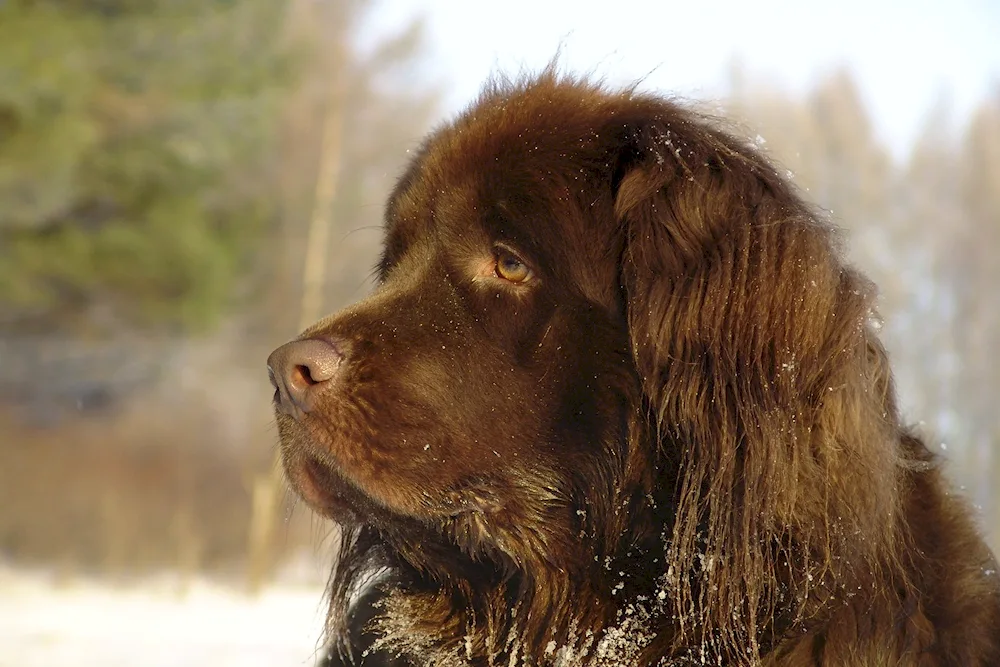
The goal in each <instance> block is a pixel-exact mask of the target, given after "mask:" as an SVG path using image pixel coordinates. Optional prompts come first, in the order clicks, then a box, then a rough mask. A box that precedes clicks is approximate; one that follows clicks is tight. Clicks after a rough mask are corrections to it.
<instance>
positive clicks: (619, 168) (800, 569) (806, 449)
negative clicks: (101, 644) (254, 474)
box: [278, 68, 1000, 667]
mask: <svg viewBox="0 0 1000 667" xmlns="http://www.w3.org/2000/svg"><path fill="white" fill-rule="evenodd" d="M498 248H499V249H498ZM508 251H509V252H511V253H513V254H514V255H515V256H516V257H518V258H520V259H521V260H523V262H524V264H525V265H527V266H528V267H529V268H530V270H531V272H532V275H531V278H530V280H528V281H526V282H525V283H523V284H520V283H512V282H511V281H509V280H505V279H504V278H503V277H502V276H501V275H499V274H498V273H497V269H496V268H495V267H496V263H497V261H498V260H497V257H498V256H499V255H502V254H503V253H507V252H508ZM379 275H380V282H381V284H380V286H379V288H378V289H377V290H376V291H375V293H374V294H373V295H372V296H371V297H369V298H368V299H366V300H364V301H362V302H361V303H359V304H356V305H355V306H352V307H351V308H349V309H347V310H345V311H344V312H342V313H339V314H336V315H332V316H330V317H328V318H326V319H324V320H322V321H321V322H319V323H317V324H316V325H315V326H313V327H311V328H310V329H309V330H307V331H306V332H305V333H303V334H302V338H304V339H307V338H325V339H327V340H331V341H335V342H336V343H337V344H338V345H339V346H340V347H341V348H342V349H346V350H349V353H348V354H347V356H346V360H345V363H344V368H343V369H342V370H341V372H340V374H339V375H338V376H337V377H336V378H334V379H333V380H331V381H330V382H327V383H325V385H329V386H323V387H320V388H318V389H317V388H315V387H314V388H313V389H314V390H316V391H319V392H321V393H320V394H319V396H318V399H317V400H318V405H319V408H317V409H313V410H312V411H310V412H309V413H308V414H305V415H303V416H302V417H301V418H300V419H293V418H291V417H289V416H286V415H284V414H279V415H278V425H279V430H280V434H281V445H282V450H283V453H284V457H285V465H286V469H287V470H288V473H289V477H290V479H291V481H292V483H293V484H294V485H295V486H296V487H297V488H298V489H300V490H301V491H302V492H303V496H304V497H305V498H306V499H307V500H309V501H310V502H311V504H312V505H313V506H314V507H316V508H317V509H318V510H319V511H321V512H323V513H324V514H326V515H327V516H330V517H331V518H334V519H335V520H337V521H339V522H341V523H342V525H343V539H342V546H341V552H340V555H339V559H338V564H337V567H336V570H335V572H334V575H333V580H332V583H331V604H330V616H329V624H328V628H329V633H330V645H331V652H330V655H329V656H328V658H327V664H329V665H341V664H366V665H387V664H398V665H421V666H422V665H442V666H443V665H476V666H479V665H566V666H570V665H587V666H598V665H624V666H634V667H639V666H643V665H688V664H692V665H693V664H698V665H702V664H707V665H762V666H763V665H766V666H772V665H773V666H778V665H782V666H798V665H858V666H874V665H921V666H932V665H962V666H972V665H1000V579H998V576H997V574H996V565H995V561H994V559H993V557H992V555H991V554H990V552H989V549H988V548H987V547H986V546H985V544H984V542H983V540H982V539H981V538H980V537H979V536H978V535H977V534H976V530H975V528H974V525H973V522H972V520H971V518H970V514H969V511H968V509H967V508H966V506H965V504H964V503H963V502H962V501H961V500H960V499H958V498H956V497H955V496H954V495H952V494H951V493H950V492H949V490H948V484H947V482H946V481H945V480H944V478H943V476H942V474H941V472H940V470H939V464H938V461H937V460H936V458H935V457H934V456H933V455H932V454H931V453H930V452H929V451H928V449H927V447H925V446H924V444H923V443H922V442H921V440H920V439H919V437H918V436H917V435H916V434H915V433H913V432H912V431H910V430H909V429H908V428H907V427H906V426H905V425H904V424H903V423H902V422H901V417H900V415H899V412H898V409H897V405H896V399H895V391H894V388H893V382H892V376H891V373H890V370H889V366H888V361H887V358H886V354H885V351H884V350H883V348H882V346H881V344H880V342H879V340H878V338H877V336H876V330H875V328H874V327H873V326H872V324H871V318H872V317H873V301H874V289H873V287H872V285H871V284H870V283H869V282H868V281H867V280H866V279H865V278H864V277H863V276H861V275H860V274H859V273H858V272H856V271H855V270H853V269H852V268H850V267H849V266H847V265H846V264H845V262H844V260H843V256H842V253H841V251H840V250H839V248H838V245H837V239H836V236H835V234H834V232H833V231H832V229H831V227H830V226H829V225H827V224H826V223H825V222H823V221H822V219H821V217H820V216H818V215H817V214H816V213H815V212H814V210H813V209H812V208H810V207H809V206H808V205H807V204H805V203H804V202H803V201H802V200H801V199H800V197H799V195H798V194H797V193H796V192H795V191H794V190H793V188H792V187H791V186H790V185H789V183H788V182H787V181H786V180H784V179H783V178H782V177H781V176H779V175H778V173H777V172H776V171H775V169H774V168H773V167H772V166H771V165H770V164H769V163H768V162H767V161H766V160H765V159H764V158H763V157H761V156H760V155H759V154H758V153H757V152H755V151H754V150H753V149H752V148H751V147H749V146H747V145H746V144H745V143H744V142H742V141H739V140H737V139H735V138H733V137H732V136H730V135H728V134H726V133H725V132H723V131H721V130H720V129H718V128H717V127H716V125H715V124H714V123H712V122H711V121H709V120H706V119H704V118H701V117H699V116H698V115H696V114H694V113H693V112H691V111H690V110H687V109H685V108H683V107H682V106H680V105H678V104H676V103H674V102H672V101H670V100H667V99H664V98H661V97H657V96H653V95H644V94H638V93H636V92H635V91H633V90H621V91H615V90H609V89H607V88H606V87H604V86H601V85H598V84H595V83H592V82H589V81H586V80H580V79H574V78H571V77H568V76H563V75H559V74H558V73H556V72H555V70H554V69H553V68H550V69H548V70H546V71H545V72H543V73H542V74H541V75H539V76H537V77H535V78H531V79H525V80H521V81H517V82H507V81H499V82H496V83H493V84H491V85H490V86H488V87H487V89H486V90H485V91H484V93H483V94H482V95H481V97H480V99H479V100H478V101H477V102H476V103H475V104H473V105H472V106H471V107H470V108H469V109H468V110H467V111H466V112H465V113H464V114H462V115H461V116H460V117H459V118H458V119H456V120H455V121H454V122H453V123H452V124H450V125H448V126H445V127H443V128H441V129H439V130H438V131H436V132H435V133H433V134H432V135H431V136H430V138H429V139H428V140H427V142H426V144H425V145H424V147H423V148H422V150H421V151H420V152H419V154H418V155H417V157H415V158H414V160H413V162H412V163H411V165H410V167H409V169H408V171H407V172H406V174H405V175H404V176H403V178H402V179H401V180H400V182H399V185H398V186H397V188H396V191H395V192H394V193H393V195H392V197H391V198H390V200H389V203H388V205H387V209H386V246H385V254H384V257H383V260H382V262H381V264H380V267H379ZM317 471H319V472H317Z"/></svg>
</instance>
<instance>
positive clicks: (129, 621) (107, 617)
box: [0, 567, 323, 667]
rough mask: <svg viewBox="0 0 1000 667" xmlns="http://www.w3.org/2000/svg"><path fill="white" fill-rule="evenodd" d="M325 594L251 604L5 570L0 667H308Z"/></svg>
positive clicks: (291, 588)
mask: <svg viewBox="0 0 1000 667" xmlns="http://www.w3.org/2000/svg"><path fill="white" fill-rule="evenodd" d="M322 592H323V590H322V586H320V585H312V586H310V585H283V586H281V587H276V588H273V589H271V590H267V591H265V592H263V593H262V594H261V595H260V596H257V597H250V596H248V595H246V594H245V593H242V592H240V591H237V590H233V589H231V588H227V587H225V586H222V585H219V584H214V583H211V582H208V581H203V580H199V581H195V582H192V584H191V585H190V586H189V587H188V590H187V592H186V593H185V594H181V593H180V591H179V586H178V583H177V581H176V579H175V578H163V579H158V580H154V581H145V582H143V583H142V584H134V585H129V586H113V585H110V584H103V583H101V582H97V581H89V580H74V581H69V582H66V583H60V582H57V581H56V580H55V579H54V578H53V577H52V576H49V575H46V574H43V573H34V572H33V573H25V572H22V571H18V570H12V569H8V568H3V567H0V667H60V666H62V665H67V666H70V665H73V666H84V667H85V666H88V665H101V666H103V667H125V666H128V667H132V666H140V665H141V666H142V667H166V666H171V667H172V666H174V665H177V666H182V665H190V666H191V667H202V666H208V665H212V666H213V667H221V666H228V665H232V666H233V667H241V666H243V665H246V666H248V667H256V666H257V665H260V666H261V667H264V666H267V667H284V666H288V667H310V666H311V665H313V664H314V662H315V659H316V657H317V653H316V649H317V638H318V637H319V636H320V629H321V627H322V618H323V603H322Z"/></svg>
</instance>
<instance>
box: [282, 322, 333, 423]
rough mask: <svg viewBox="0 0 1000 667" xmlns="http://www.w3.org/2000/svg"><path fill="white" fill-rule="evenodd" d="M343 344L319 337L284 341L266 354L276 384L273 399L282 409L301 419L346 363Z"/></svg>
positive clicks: (285, 412) (287, 413)
mask: <svg viewBox="0 0 1000 667" xmlns="http://www.w3.org/2000/svg"><path fill="white" fill-rule="evenodd" d="M343 349H344V348H343V346H338V345H336V344H335V343H333V342H331V341H327V340H321V339H318V338H308V339H306V340H296V341H292V342H290V343H285V344H284V345H282V346H281V347H279V348H278V349H276V350H275V351H274V352H272V353H271V354H270V356H269V357H268V358H267V373H268V377H269V378H270V380H271V385H272V386H274V389H275V392H274V402H275V405H276V406H277V408H278V410H280V411H281V412H282V413H284V414H286V415H289V416H290V417H294V418H296V419H301V418H302V417H303V415H304V414H305V413H307V412H309V411H310V410H311V409H312V408H313V405H314V404H315V402H316V396H317V394H319V393H320V392H321V391H322V390H323V389H324V388H326V387H327V386H328V385H329V383H330V382H331V381H332V380H334V379H335V378H336V377H337V375H338V374H339V372H340V369H341V368H342V367H343V365H344V360H345V354H344V351H343Z"/></svg>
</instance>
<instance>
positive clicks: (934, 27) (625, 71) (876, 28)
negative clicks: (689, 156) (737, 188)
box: [373, 0, 1000, 154]
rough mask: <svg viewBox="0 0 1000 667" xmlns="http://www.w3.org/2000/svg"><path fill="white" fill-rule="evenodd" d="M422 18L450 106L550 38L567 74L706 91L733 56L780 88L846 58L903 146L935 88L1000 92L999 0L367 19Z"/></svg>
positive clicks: (530, 61) (403, 15) (478, 10)
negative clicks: (641, 80)
mask: <svg viewBox="0 0 1000 667" xmlns="http://www.w3.org/2000/svg"><path fill="white" fill-rule="evenodd" d="M420 14H422V15H423V16H424V17H425V18H426V19H427V23H428V26H427V27H428V33H429V35H428V37H429V39H428V41H429V47H430V63H429V74H430V75H431V76H432V77H434V78H435V79H438V80H440V81H443V82H444V83H445V84H446V85H447V93H448V96H447V98H446V111H447V112H448V113H453V112H455V111H457V110H459V109H461V108H462V106H464V105H465V104H467V103H468V102H469V101H470V100H471V99H472V98H473V97H474V96H475V94H476V93H477V91H478V90H479V86H480V85H481V83H482V82H483V81H484V80H485V79H486V78H487V76H488V75H489V74H490V73H491V72H493V71H496V70H498V69H499V70H503V71H507V72H516V71H519V70H520V69H522V68H524V67H526V68H528V69H529V70H537V69H539V68H541V67H542V66H544V65H545V64H546V63H547V62H548V61H549V60H550V59H551V58H552V56H553V55H554V54H555V52H556V50H557V49H558V48H559V47H560V46H561V47H562V49H561V58H560V62H561V63H562V64H563V66H564V67H565V68H567V69H570V70H574V71H593V72H595V73H597V74H599V75H602V76H604V77H605V78H607V79H608V80H609V81H611V82H622V83H625V82H628V81H632V80H635V79H638V78H641V77H644V76H646V75H648V77H647V78H646V83H645V84H644V86H643V88H644V89H647V90H660V91H669V92H673V93H679V94H681V95H685V96H689V97H694V98H701V99H706V100H712V99H716V98H718V97H719V92H720V89H721V85H722V83H723V81H724V76H725V72H726V70H727V67H728V66H729V65H730V63H731V62H732V61H733V59H734V58H739V59H740V60H741V61H742V62H743V63H744V65H745V66H746V69H747V70H748V71H749V72H750V73H752V74H760V75H763V76H765V77H767V78H768V79H769V80H774V81H776V82H778V83H780V84H781V85H784V86H786V87H787V88H788V89H790V90H805V89H806V88H807V87H808V86H809V84H810V81H811V80H812V79H813V78H814V77H815V76H816V75H817V74H821V73H823V72H824V71H828V70H830V69H833V68H835V67H837V66H838V65H840V64H842V63H847V64H849V65H850V66H851V67H852V68H853V69H854V71H855V73H856V75H857V77H858V81H859V83H860V85H861V88H862V94H863V95H864V97H865V100H866V102H867V103H868V105H869V108H870V109H871V111H872V113H873V114H874V120H875V123H876V128H877V131H878V132H879V133H880V135H881V136H883V137H884V138H885V139H886V140H887V141H888V142H889V144H890V145H891V146H892V147H893V149H894V152H896V153H897V154H899V153H903V152H905V147H906V146H907V145H908V144H909V142H910V141H911V140H912V138H913V137H914V136H915V134H916V133H917V131H918V129H919V128H920V126H921V124H922V122H923V120H924V118H925V117H926V114H927V113H928V112H929V110H930V107H931V105H932V103H933V101H934V100H935V99H936V98H937V97H938V96H939V94H941V93H945V94H947V95H948V96H949V97H950V101H951V106H952V109H953V110H954V113H955V115H956V117H958V118H964V116H965V115H966V114H967V113H968V111H969V109H970V108H972V107H973V106H974V105H975V103H976V102H977V101H978V100H980V99H981V98H982V97H983V96H985V95H986V94H987V93H988V91H990V90H992V89H996V88H998V87H1000V0H936V1H930V0H838V1H831V0H827V1H825V2H810V1H809V0H798V1H796V0H753V1H751V0H704V1H698V0H663V1H662V2H655V1H652V0H650V1H645V2H643V1H641V0H600V1H595V0H576V1H575V2H568V1H562V0H558V1H556V0H551V1H550V0H488V1H487V0H482V1H480V0H381V2H380V3H378V4H377V5H376V9H375V14H374V16H373V24H374V25H375V26H376V30H379V31H380V30H391V29H392V28H393V27H394V26H399V25H402V24H404V23H405V22H406V21H407V20H408V19H409V18H410V17H413V16H417V15H420Z"/></svg>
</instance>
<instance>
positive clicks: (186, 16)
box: [0, 0, 291, 333]
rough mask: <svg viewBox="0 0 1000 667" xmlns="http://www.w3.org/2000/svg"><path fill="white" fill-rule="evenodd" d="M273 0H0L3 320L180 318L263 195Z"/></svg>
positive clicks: (260, 211)
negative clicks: (47, 0)
mask: <svg viewBox="0 0 1000 667" xmlns="http://www.w3.org/2000/svg"><path fill="white" fill-rule="evenodd" d="M283 12H284V3H283V2H281V1H280V0H238V1H237V0H233V1H225V0H212V1H207V0H143V1H141V2H140V1H139V0H117V1H115V0H91V1H86V0H76V1H71V0H64V1H50V2H44V1H29V0H22V1H20V2H16V1H11V2H6V3H3V4H2V5H0V328H2V329H4V330H6V331H8V332H9V331H12V330H14V331H25V330H27V331H31V330H45V331H50V332H51V331H53V330H61V331H67V332H71V333H80V332H81V331H94V330H96V331H103V330H107V329H110V328H116V329H118V328H121V327H127V328H139V329H142V330H149V329H154V330H163V329H169V330H179V329H191V328H198V327H202V326H205V325H207V324H209V323H211V322H212V321H214V320H215V319H216V318H217V316H218V314H219V313H220V312H222V310H223V309H224V308H225V306H226V305H227V303H228V302H229V301H230V300H231V298H232V295H233V288H234V284H235V283H236V281H237V279H238V278H239V277H240V276H241V274H243V273H244V272H245V267H246V264H247V261H246V260H247V258H248V257H249V256H250V254H249V253H250V252H251V251H252V249H253V243H254V241H255V239H257V238H259V232H260V231H261V229H262V225H264V224H265V223H267V222H268V221H269V220H272V219H273V216H274V202H275V201H276V195H275V192H274V187H273V186H271V185H270V183H272V182H273V179H270V178H268V177H267V170H268V164H269V162H270V158H271V157H272V156H273V154H274V148H273V147H274V138H275V137H274V134H275V128H276V122H275V121H276V116H277V111H278V105H279V102H280V99H281V92H282V90H283V88H284V86H285V85H286V83H287V81H288V79H289V78H290V64H291V60H290V59H289V57H288V54H286V53H284V51H283V50H282V46H281V43H280V33H279V32H278V31H276V30H275V26H279V25H281V22H282V17H283Z"/></svg>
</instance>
